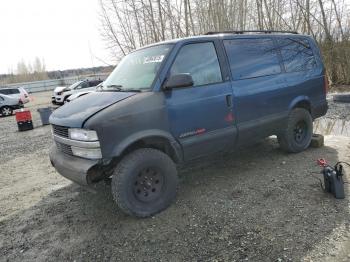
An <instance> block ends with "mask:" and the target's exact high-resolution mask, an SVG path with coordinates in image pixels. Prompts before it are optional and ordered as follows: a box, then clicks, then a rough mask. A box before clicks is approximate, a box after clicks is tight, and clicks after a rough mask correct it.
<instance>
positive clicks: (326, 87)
mask: <svg viewBox="0 0 350 262" xmlns="http://www.w3.org/2000/svg"><path fill="white" fill-rule="evenodd" d="M323 82H324V83H323V88H324V93H325V94H327V92H328V90H329V82H328V77H327V75H324V77H323Z"/></svg>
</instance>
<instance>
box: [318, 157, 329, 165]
mask: <svg viewBox="0 0 350 262" xmlns="http://www.w3.org/2000/svg"><path fill="white" fill-rule="evenodd" d="M317 164H318V165H319V166H321V167H325V166H327V161H326V159H324V158H320V159H317Z"/></svg>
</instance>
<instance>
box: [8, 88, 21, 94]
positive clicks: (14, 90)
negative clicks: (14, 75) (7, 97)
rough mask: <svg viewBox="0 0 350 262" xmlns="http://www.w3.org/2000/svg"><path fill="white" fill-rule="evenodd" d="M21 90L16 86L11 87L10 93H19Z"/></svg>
mask: <svg viewBox="0 0 350 262" xmlns="http://www.w3.org/2000/svg"><path fill="white" fill-rule="evenodd" d="M19 93H20V92H19V90H18V89H17V88H16V89H10V94H19Z"/></svg>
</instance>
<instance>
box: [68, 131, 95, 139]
mask: <svg viewBox="0 0 350 262" xmlns="http://www.w3.org/2000/svg"><path fill="white" fill-rule="evenodd" d="M69 137H70V138H71V139H73V140H80V141H98V137H97V133H96V131H94V130H86V129H78V128H71V129H69Z"/></svg>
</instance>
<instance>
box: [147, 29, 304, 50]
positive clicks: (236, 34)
mask: <svg viewBox="0 0 350 262" xmlns="http://www.w3.org/2000/svg"><path fill="white" fill-rule="evenodd" d="M266 36H268V37H288V38H290V37H308V38H310V36H309V35H304V34H298V33H297V32H294V31H255V30H253V31H222V32H208V33H207V34H203V35H196V36H189V37H183V38H176V39H171V40H166V41H162V42H157V43H153V44H150V45H147V46H145V47H149V46H155V45H159V44H176V43H178V42H191V41H195V40H213V39H232V38H257V37H266Z"/></svg>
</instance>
